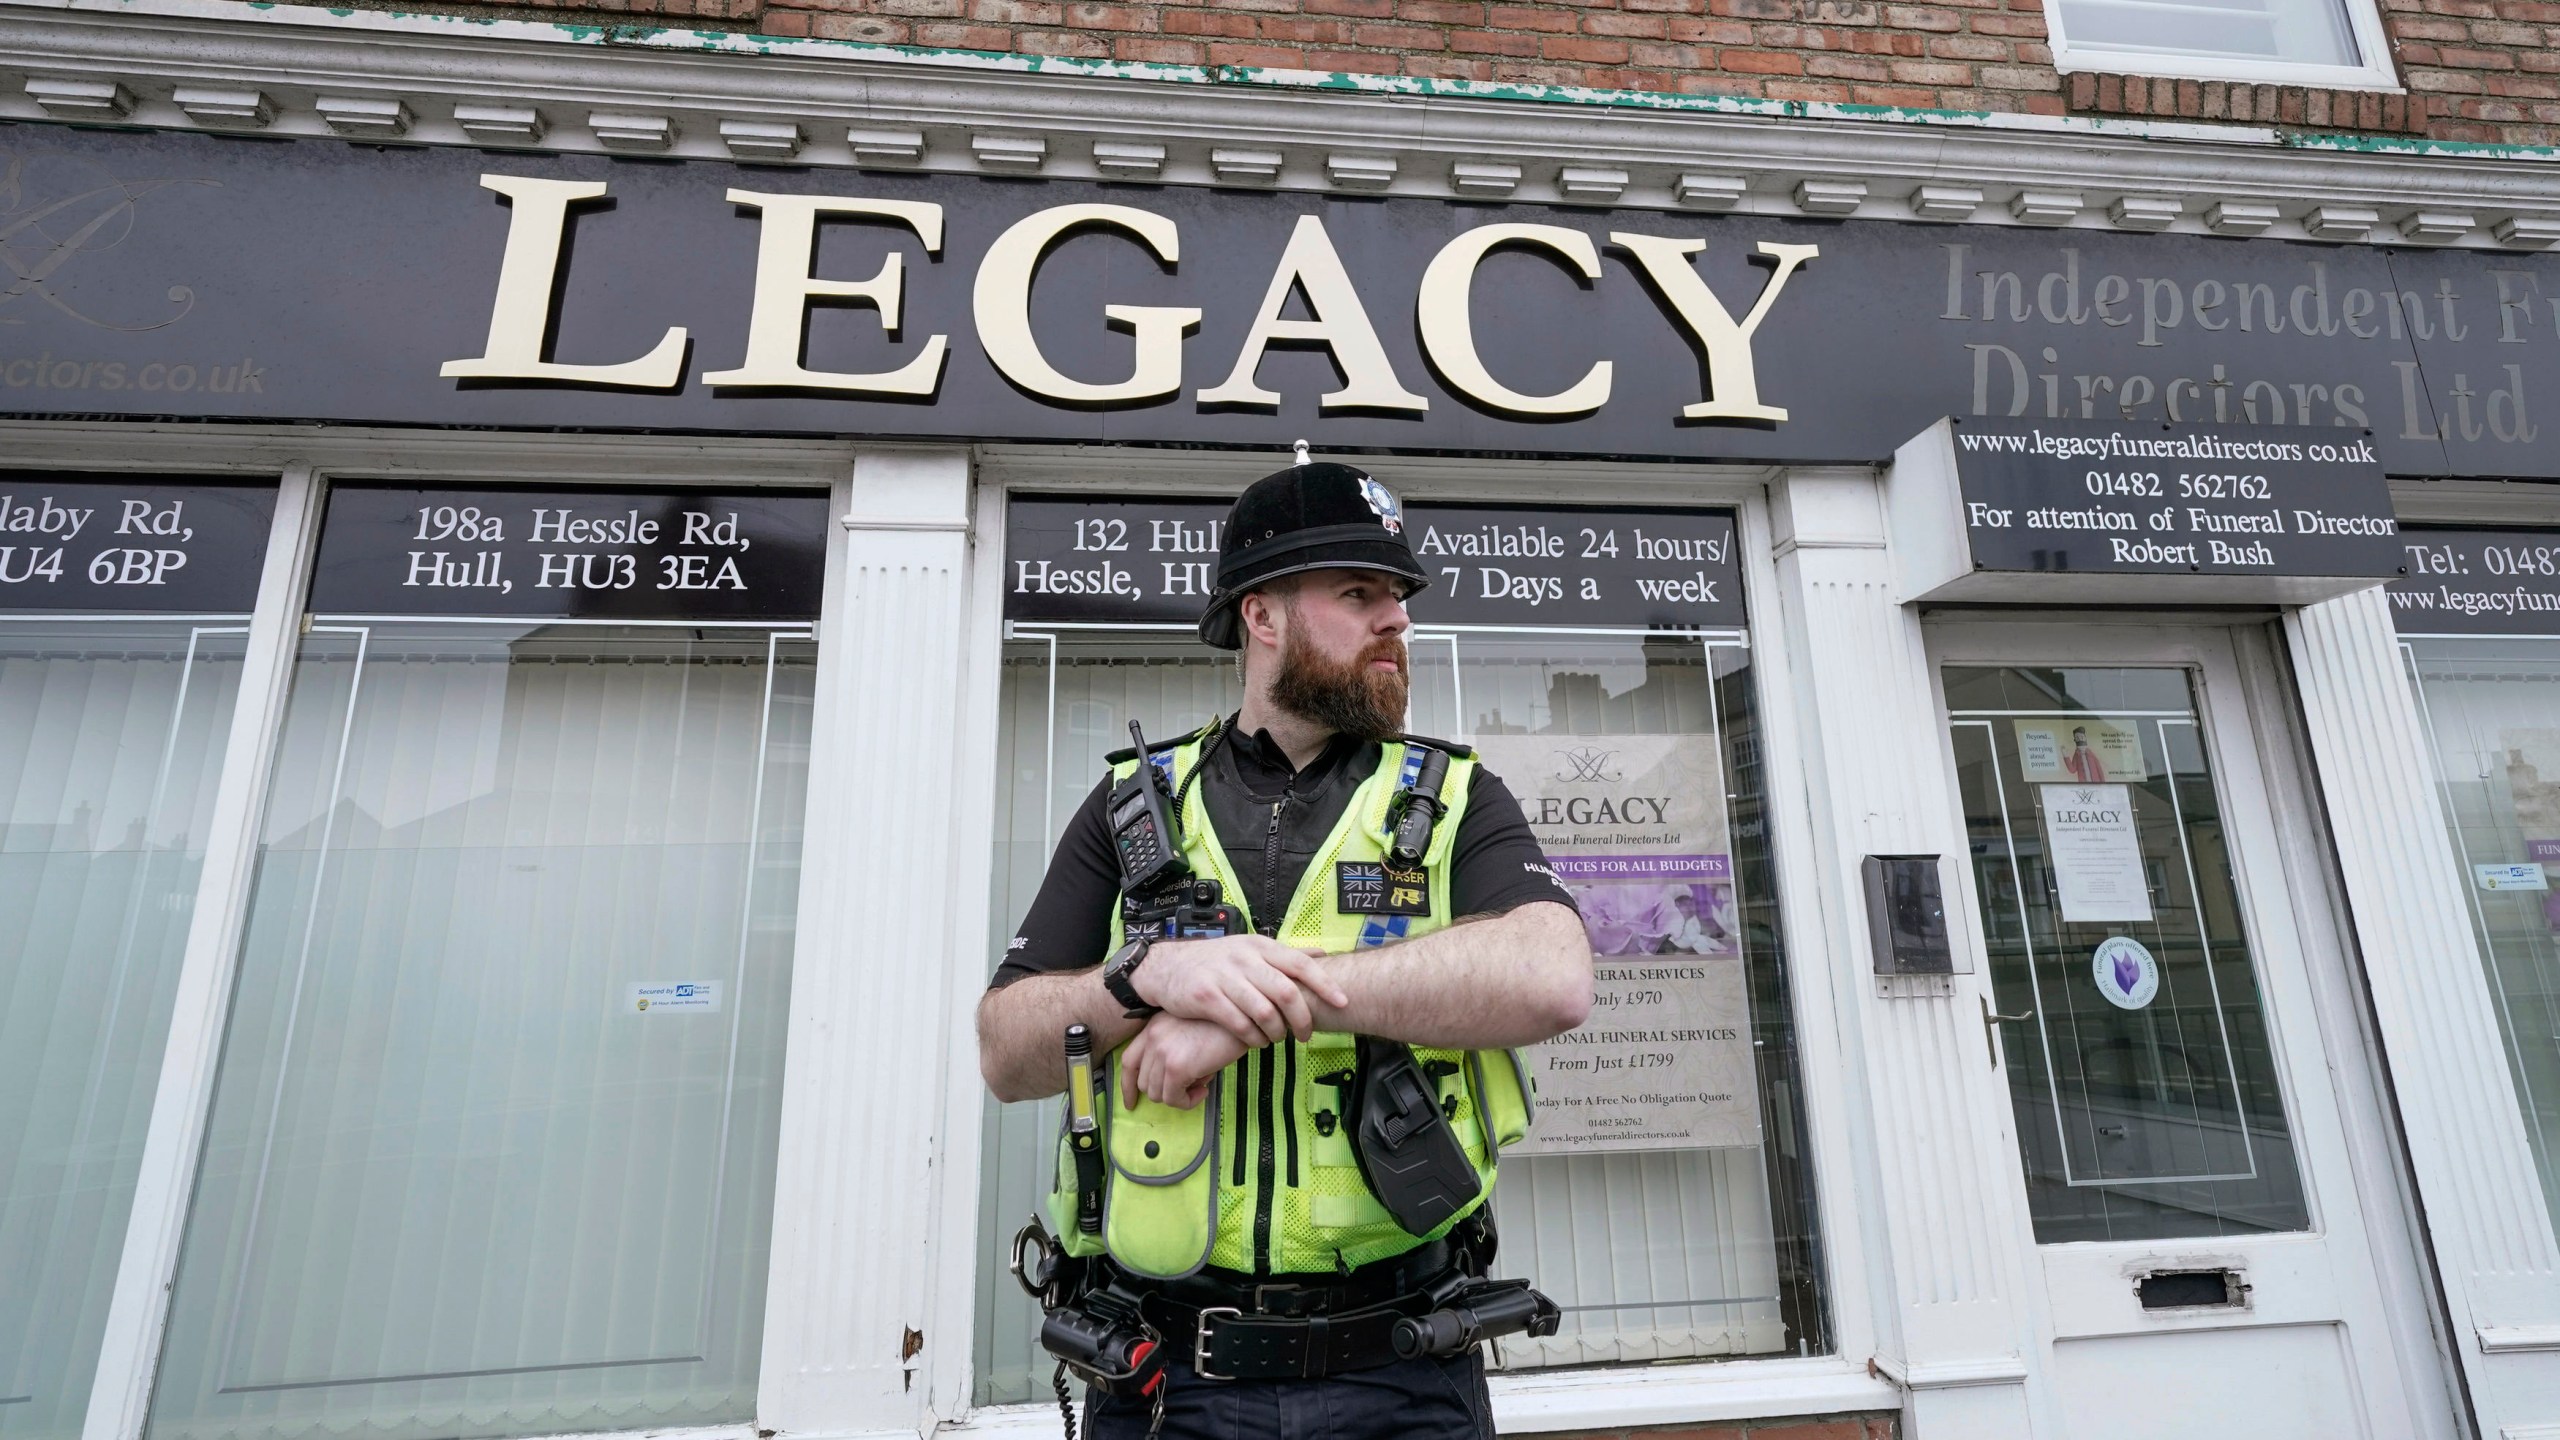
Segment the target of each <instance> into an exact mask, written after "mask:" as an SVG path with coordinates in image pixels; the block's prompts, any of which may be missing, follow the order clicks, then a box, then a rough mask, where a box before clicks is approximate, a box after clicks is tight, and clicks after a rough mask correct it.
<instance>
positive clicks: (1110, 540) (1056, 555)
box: [1004, 495, 1744, 630]
mask: <svg viewBox="0 0 2560 1440" xmlns="http://www.w3.org/2000/svg"><path fill="white" fill-rule="evenodd" d="M1230 503H1231V502H1229V501H1226V500H1155V499H1146V500H1139V499H1127V500H1113V499H1102V500H1096V499H1087V498H1082V497H1078V498H1073V499H1069V498H1064V497H1050V496H1036V495H1017V496H1015V497H1014V498H1013V501H1012V503H1011V504H1010V505H1008V506H1007V507H1006V510H1005V515H1006V521H1005V559H1004V566H1005V570H1004V575H1005V592H1004V605H1005V611H1004V613H1005V618H1006V619H1008V620H1014V621H1022V622H1027V623H1033V624H1039V623H1048V624H1079V625H1114V624H1118V625H1130V624H1183V625H1188V624H1192V623H1195V622H1196V621H1198V620H1199V618H1200V611H1201V609H1202V607H1203V606H1205V605H1206V604H1207V603H1208V599H1209V595H1210V593H1211V592H1212V591H1213V590H1214V589H1215V588H1216V581H1217V569H1218V541H1219V538H1220V533H1221V530H1222V528H1223V526H1224V524H1225V521H1226V515H1227V508H1228V506H1229V504H1230ZM1400 523H1401V524H1402V526H1403V529H1404V537H1405V539H1406V541H1407V542H1408V543H1410V544H1411V545H1412V546H1413V551H1414V557H1415V558H1416V559H1418V560H1420V561H1421V562H1422V566H1423V568H1424V569H1425V570H1428V571H1430V572H1431V584H1430V586H1429V588H1427V589H1425V590H1423V591H1422V592H1420V593H1419V594H1417V595H1415V596H1414V597H1413V598H1412V600H1411V601H1410V608H1411V610H1412V614H1413V618H1414V621H1415V623H1417V624H1422V625H1489V626H1540V627H1544V626H1599V627H1608V628H1627V629H1653V630H1693V629H1738V628H1740V627H1741V626H1742V625H1743V623H1744V615H1743V601H1742V576H1741V569H1740V566H1739V564H1738V563H1737V560H1736V557H1735V553H1734V526H1733V516H1732V514H1731V513H1730V512H1728V511H1723V510H1679V509H1628V508H1611V509H1605V510H1602V509H1592V510H1576V509H1547V508H1534V507H1527V506H1509V505H1455V504H1443V503H1421V502H1410V501H1409V502H1406V503H1405V505H1404V506H1403V513H1402V515H1401V517H1400Z"/></svg>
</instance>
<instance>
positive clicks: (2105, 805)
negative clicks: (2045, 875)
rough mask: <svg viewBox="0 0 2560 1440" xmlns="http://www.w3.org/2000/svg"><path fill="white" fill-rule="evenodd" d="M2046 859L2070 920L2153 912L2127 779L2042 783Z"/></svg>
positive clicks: (2090, 921) (2117, 919)
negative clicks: (2111, 782) (2122, 782)
mask: <svg viewBox="0 0 2560 1440" xmlns="http://www.w3.org/2000/svg"><path fill="white" fill-rule="evenodd" d="M2036 789H2037V792H2038V795H2039V797H2040V798H2041V799H2042V800H2043V802H2044V843H2045V859H2046V861H2047V862H2048V863H2050V864H2051V865H2052V866H2053V888H2054V891H2055V894H2056V897H2057V898H2058V899H2059V900H2060V902H2061V905H2062V919H2063V923H2064V924H2067V925H2098V924H2121V923H2125V922H2128V921H2142V920H2149V919H2150V918H2151V882H2150V880H2149V878H2148V877H2147V876H2146V875H2145V873H2144V871H2143V868H2142V832H2141V829H2140V827H2139V826H2138V825H2137V824H2136V823H2135V821H2134V816H2133V791H2132V789H2131V787H2129V786H2124V785H2039V786H2037V787H2036Z"/></svg>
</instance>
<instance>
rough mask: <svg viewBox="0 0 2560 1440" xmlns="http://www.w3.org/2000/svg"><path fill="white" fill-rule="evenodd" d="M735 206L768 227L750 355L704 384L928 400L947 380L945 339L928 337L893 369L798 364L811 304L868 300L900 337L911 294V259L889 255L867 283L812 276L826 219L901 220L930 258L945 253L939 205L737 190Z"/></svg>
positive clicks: (759, 248) (759, 253)
mask: <svg viewBox="0 0 2560 1440" xmlns="http://www.w3.org/2000/svg"><path fill="white" fill-rule="evenodd" d="M729 199H730V201H731V202H733V203H735V204H739V205H746V206H751V207H753V208H755V209H756V210H758V211H761V212H762V213H763V216H764V221H763V228H762V230H761V231H760V232H759V235H758V238H757V245H756V294H755V302H754V305H753V307H752V308H751V309H750V310H749V312H748V319H747V354H746V358H745V359H744V360H743V361H741V362H740V363H739V365H738V368H737V369H735V370H721V371H716V372H711V373H706V374H705V375H704V376H703V377H702V379H703V383H704V384H706V385H714V386H732V385H759V386H788V387H790V388H792V389H798V390H854V391H861V392H864V393H867V394H874V395H930V394H932V393H933V392H934V390H935V389H936V388H937V387H939V386H940V385H941V383H942V359H943V353H944V351H945V350H947V349H948V348H949V345H950V339H949V337H948V336H943V335H936V336H934V337H933V338H932V339H930V340H927V341H926V342H925V344H924V349H923V350H922V351H920V352H918V353H917V355H916V358H915V359H913V360H911V361H909V362H907V363H906V364H904V365H901V366H899V367H898V368H897V369H895V370H889V371H883V372H881V373H878V374H871V375H853V374H847V373H845V372H843V371H838V370H810V369H805V368H803V367H802V365H801V364H800V341H801V335H802V332H803V329H804V327H805V326H806V325H807V322H808V318H809V302H810V300H812V299H814V298H817V297H820V296H827V297H841V298H844V299H850V300H865V301H869V302H870V303H871V304H872V305H873V306H874V307H876V308H877V309H878V310H879V312H880V328H881V329H883V330H885V331H887V332H888V333H889V334H890V335H891V336H893V337H894V336H896V335H897V333H898V311H899V306H900V304H901V303H902V302H903V300H904V298H905V295H906V257H905V256H904V255H900V254H897V253H896V252H894V251H893V252H891V253H890V254H889V256H888V257H887V258H886V259H884V260H882V261H881V262H880V271H879V273H878V274H876V275H873V276H872V277H871V278H870V279H868V280H818V279H813V278H811V277H810V274H809V266H810V264H811V262H812V261H813V260H814V259H815V257H816V253H817V243H818V217H819V216H821V215H877V216H882V217H885V218H887V219H891V220H896V221H899V222H901V223H903V224H905V225H906V226H907V227H908V228H909V229H911V230H913V231H915V232H916V238H917V239H919V240H922V241H923V242H924V250H925V253H926V254H928V255H938V254H940V253H942V207H941V206H939V205H932V204H927V203H924V202H922V201H913V200H855V199H848V198H846V197H844V196H840V195H769V194H765V193H763V192H761V191H756V190H732V191H730V192H729Z"/></svg>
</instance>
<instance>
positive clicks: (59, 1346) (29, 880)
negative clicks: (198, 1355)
mask: <svg viewBox="0 0 2560 1440" xmlns="http://www.w3.org/2000/svg"><path fill="white" fill-rule="evenodd" d="M244 635H245V631H244V629H243V628H242V627H241V626H238V625H236V624H224V623H222V622H218V621H217V622H209V623H193V622H189V621H184V620H78V619H31V618H28V619H0V1436H6V1437H8V1440H70V1437H73V1436H76V1435H78V1434H79V1433H80V1426H81V1420H82V1417H83V1415H84V1414H85V1413H86V1411H87V1409H88V1404H89V1384H90V1380H91V1378H92V1377H93V1376H94V1374H95V1373H96V1369H97V1362H98V1345H99V1340H100V1337H101V1335H102V1334H103V1333H104V1330H105V1327H106V1320H107V1302H108V1298H109V1294H110V1292H111V1291H112V1290H113V1288H114V1285H115V1276H116V1265H117V1261H118V1259H119V1257H120V1256H121V1254H122V1252H123V1249H124V1231H125V1221H126V1219H127V1216H128V1214H129V1212H130V1210H131V1207H132V1201H133V1184H134V1175H135V1172H136V1170H137V1169H138V1168H139V1166H140V1164H141V1160H142V1143H143V1136H144V1133H145V1131H146V1130H147V1129H148V1128H149V1126H150V1123H151V1101H152V1092H153V1090H154V1088H155V1087H156V1086H157V1084H158V1082H159V1076H160V1056H161V1051H162V1049H163V1047H164V1045H165V1044H166V1041H167V1037H168V1031H169V1007H170V1001H171V997H172V995H173V994H174V992H175V990H176V987H177V980H178V967H179V963H180V960H181V959H182V958H183V954H184V951H185V949H186V940H187V925H188V921H189V920H190V919H191V918H192V917H193V915H194V913H195V900H196V882H197V878H198V875H199V872H200V871H201V868H202V866H203V862H204V826H205V822H206V820H207V819H208V818H209V817H210V815H211V813H212V809H213V795H214V787H215V784H216V782H217V780H218V778H219V773H220V770H221V766H222V749H223V745H224V742H225V741H226V740H227V739H228V737H229V735H230V730H231V710H232V704H233V701H234V699H235V698H236V696H237V695H238V692H239V685H240V659H241V653H242V643H243V639H244Z"/></svg>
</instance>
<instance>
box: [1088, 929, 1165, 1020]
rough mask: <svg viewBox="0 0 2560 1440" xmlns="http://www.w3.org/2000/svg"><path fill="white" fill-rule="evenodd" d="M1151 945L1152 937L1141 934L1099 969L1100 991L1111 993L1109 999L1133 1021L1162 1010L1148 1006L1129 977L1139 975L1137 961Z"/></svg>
mask: <svg viewBox="0 0 2560 1440" xmlns="http://www.w3.org/2000/svg"><path fill="white" fill-rule="evenodd" d="M1153 943H1154V937H1153V936H1149V935H1141V936H1139V937H1138V938H1137V939H1135V940H1132V941H1130V942H1129V943H1128V944H1126V945H1123V946H1121V947H1120V948H1119V949H1118V950H1115V951H1113V952H1112V955H1111V958H1110V959H1109V960H1108V961H1106V962H1104V964H1103V967H1102V988H1103V989H1105V990H1108V991H1110V992H1111V998H1112V999H1114V1000H1117V1001H1119V1002H1120V1007H1121V1009H1122V1010H1124V1011H1126V1012H1127V1013H1128V1016H1129V1018H1130V1019H1132V1020H1144V1019H1146V1018H1147V1017H1148V1016H1150V1015H1153V1014H1155V1013H1156V1012H1157V1011H1158V1010H1160V1009H1162V1008H1163V1007H1162V1006H1158V1005H1150V1004H1148V1003H1147V1002H1146V999H1145V998H1144V997H1143V996H1141V995H1139V994H1138V987H1137V985H1136V984H1135V983H1134V982H1132V981H1131V979H1130V978H1129V977H1131V976H1132V975H1135V974H1136V973H1137V972H1138V962H1140V961H1142V960H1144V959H1146V958H1147V948H1148V946H1150V945H1152V944H1153Z"/></svg>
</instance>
